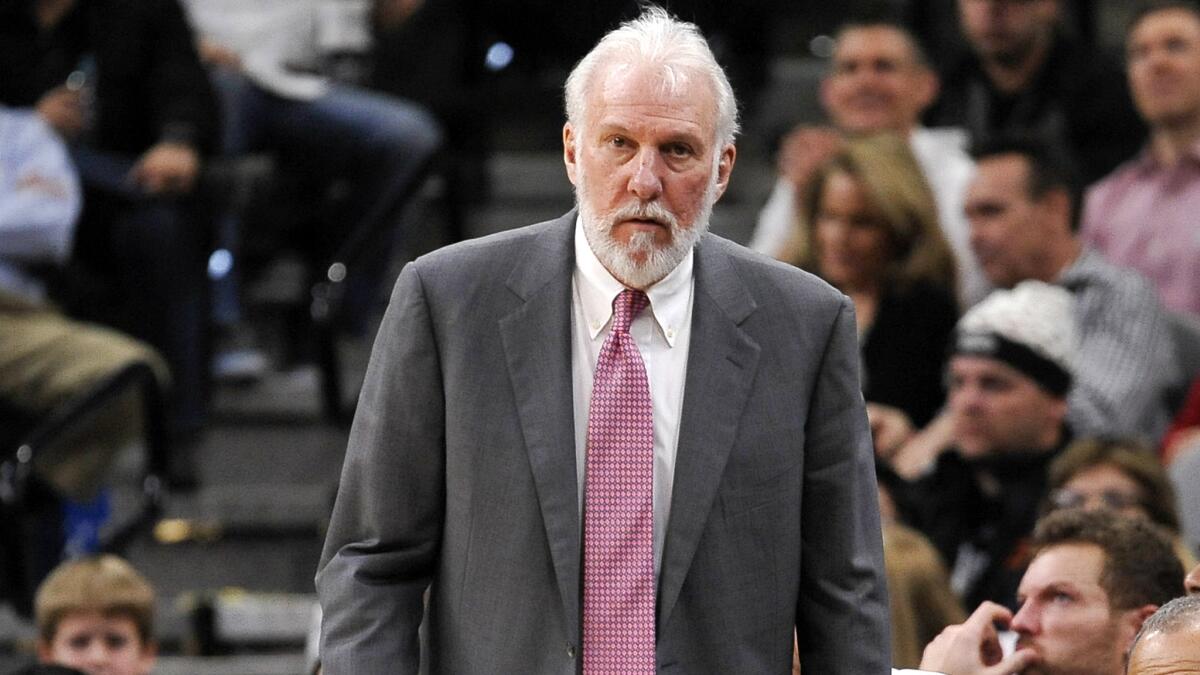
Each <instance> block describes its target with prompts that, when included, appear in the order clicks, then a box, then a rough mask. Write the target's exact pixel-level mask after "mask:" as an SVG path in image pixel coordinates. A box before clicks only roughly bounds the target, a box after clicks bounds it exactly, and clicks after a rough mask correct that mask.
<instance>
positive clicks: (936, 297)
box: [862, 284, 958, 427]
mask: <svg viewBox="0 0 1200 675" xmlns="http://www.w3.org/2000/svg"><path fill="white" fill-rule="evenodd" d="M957 321H958V306H957V304H956V303H955V301H954V297H953V296H952V295H951V294H950V292H949V291H947V290H945V289H943V288H939V287H937V286H934V285H932V284H914V285H913V286H911V287H909V288H907V289H900V288H896V287H894V286H893V287H890V288H889V289H888V290H886V291H885V292H884V294H883V296H882V297H881V298H880V301H879V308H878V310H877V312H876V314H875V321H874V323H872V324H871V327H870V329H869V330H868V331H867V333H866V334H865V335H864V336H863V340H862V368H863V382H862V384H863V397H864V398H865V399H866V400H867V401H869V402H872V403H883V404H886V405H890V406H893V407H896V408H899V409H900V410H903V411H904V412H905V413H906V414H907V415H908V416H909V418H910V419H911V420H912V421H913V424H915V425H916V426H917V427H923V426H925V424H927V423H928V422H929V420H930V419H932V418H933V416H934V415H935V414H936V413H937V411H938V410H939V409H940V408H941V407H942V403H943V402H944V401H945V398H946V392H945V387H944V384H943V368H944V367H945V364H946V354H947V350H948V349H949V346H950V336H951V335H952V334H953V332H954V325H955V323H956V322H957Z"/></svg>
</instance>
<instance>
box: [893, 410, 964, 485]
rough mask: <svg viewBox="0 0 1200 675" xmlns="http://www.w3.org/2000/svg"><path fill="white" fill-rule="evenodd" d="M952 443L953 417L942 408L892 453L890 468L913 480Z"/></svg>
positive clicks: (931, 464)
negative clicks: (922, 427)
mask: <svg viewBox="0 0 1200 675" xmlns="http://www.w3.org/2000/svg"><path fill="white" fill-rule="evenodd" d="M953 444H954V419H953V417H951V413H950V412H949V411H947V410H943V411H942V412H941V413H939V414H938V416H937V417H935V418H933V420H931V421H930V422H929V424H927V425H925V428H924V429H922V430H920V431H918V432H917V433H915V434H913V436H912V437H911V438H910V439H909V440H907V441H905V442H904V443H903V444H902V445H901V446H900V447H899V448H897V449H896V451H895V452H894V453H893V454H892V456H891V458H890V460H889V461H890V462H891V465H892V469H894V470H895V471H896V473H897V474H899V475H900V477H901V478H904V479H905V480H915V479H917V478H919V477H920V476H921V475H922V474H923V473H925V472H926V471H928V470H929V468H930V467H931V466H933V463H934V462H936V461H937V458H938V456H940V455H941V454H942V453H943V452H945V451H946V450H948V449H950V446H951V445H953Z"/></svg>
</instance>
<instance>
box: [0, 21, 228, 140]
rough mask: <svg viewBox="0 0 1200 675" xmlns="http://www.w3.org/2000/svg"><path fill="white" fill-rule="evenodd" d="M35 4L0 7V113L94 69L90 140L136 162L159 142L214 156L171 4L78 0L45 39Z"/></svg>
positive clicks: (210, 100)
mask: <svg viewBox="0 0 1200 675" xmlns="http://www.w3.org/2000/svg"><path fill="white" fill-rule="evenodd" d="M33 12H34V0H4V1H3V2H0V103H4V104H6V105H9V106H12V107H31V106H33V105H35V104H36V103H37V101H38V99H40V98H41V97H42V95H43V94H45V93H46V92H48V91H50V90H52V89H54V88H55V87H58V86H59V85H62V84H63V83H64V82H65V81H66V79H67V76H68V75H70V73H71V72H72V71H75V70H79V69H81V68H82V69H84V70H86V69H87V68H88V66H87V65H86V64H89V63H94V69H92V70H94V77H93V78H92V84H93V85H94V87H95V106H94V114H95V120H94V137H93V141H94V143H95V145H96V146H97V147H98V148H99V149H101V150H107V151H111V152H117V153H122V154H128V155H138V154H141V153H142V152H144V151H145V150H146V149H147V148H149V147H150V146H152V145H154V144H155V143H157V142H159V141H163V140H174V141H182V142H186V143H189V144H191V145H192V146H193V147H195V148H196V149H198V150H200V151H201V152H208V151H211V150H213V149H215V147H216V144H217V138H218V133H219V132H218V130H219V123H218V112H217V110H218V108H217V101H216V97H215V96H214V94H213V90H212V86H211V84H210V83H209V81H208V76H207V74H206V73H205V70H204V67H203V66H202V65H201V64H200V59H199V57H198V56H197V55H196V48H195V44H194V37H193V35H192V32H191V29H190V28H189V26H188V23H187V20H186V18H185V16H184V13H183V9H182V8H181V7H180V5H179V4H178V2H177V0H76V4H75V6H74V7H73V8H72V9H71V10H70V11H69V12H68V13H67V14H66V16H64V17H63V19H62V20H61V21H60V22H59V23H57V24H56V25H55V26H54V27H53V28H51V29H49V30H47V31H44V32H43V31H41V30H39V28H38V25H37V23H36V21H35V20H34V13H33Z"/></svg>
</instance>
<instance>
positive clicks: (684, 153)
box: [666, 143, 692, 157]
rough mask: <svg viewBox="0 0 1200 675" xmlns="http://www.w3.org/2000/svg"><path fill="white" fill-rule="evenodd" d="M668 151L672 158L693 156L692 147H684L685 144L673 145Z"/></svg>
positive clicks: (669, 146) (668, 147)
mask: <svg viewBox="0 0 1200 675" xmlns="http://www.w3.org/2000/svg"><path fill="white" fill-rule="evenodd" d="M666 150H667V154H668V155H670V156H672V157H691V156H692V149H691V147H689V146H687V145H684V144H683V143H672V144H670V145H668V146H667V148H666Z"/></svg>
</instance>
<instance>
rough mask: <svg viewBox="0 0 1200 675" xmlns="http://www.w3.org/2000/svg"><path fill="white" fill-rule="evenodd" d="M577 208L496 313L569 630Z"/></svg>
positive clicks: (518, 275)
mask: <svg viewBox="0 0 1200 675" xmlns="http://www.w3.org/2000/svg"><path fill="white" fill-rule="evenodd" d="M574 221H575V214H574V212H573V211H572V212H571V213H569V214H567V215H566V216H563V218H561V219H560V220H559V222H558V223H557V224H556V225H555V226H552V227H550V228H548V229H547V230H545V231H543V232H542V233H541V235H540V236H539V238H538V239H537V241H536V242H535V245H534V246H533V247H532V248H531V249H530V251H529V253H528V254H527V256H526V258H525V259H524V260H521V261H518V262H517V264H516V266H515V267H514V269H513V272H512V274H511V275H510V277H509V279H508V280H507V285H508V287H509V289H511V290H512V291H513V292H514V293H515V294H516V295H517V296H518V297H519V298H521V299H522V300H523V301H524V302H523V303H522V304H521V305H520V306H519V307H518V308H517V309H515V310H514V311H513V312H511V313H510V314H508V315H506V316H505V317H504V318H502V319H501V320H500V333H501V338H502V340H503V343H504V352H505V357H506V361H507V366H508V373H509V378H510V379H511V381H512V387H513V395H514V397H515V400H516V404H517V411H518V415H519V417H520V424H521V429H522V431H523V433H524V436H525V444H526V449H527V450H528V452H529V464H530V467H531V468H532V471H533V478H534V484H535V485H536V488H537V498H538V501H539V503H540V505H541V511H542V520H543V522H544V524H545V527H546V539H547V541H549V543H550V555H551V558H552V560H553V563H554V571H555V575H556V577H557V578H558V587H559V591H560V593H561V594H562V599H563V612H564V615H565V618H566V624H567V631H568V637H569V638H570V639H571V640H572V641H573V642H578V639H579V636H578V630H579V574H580V572H579V566H580V543H579V533H580V530H579V506H578V503H579V502H578V500H579V493H578V486H577V481H576V474H575V424H574V419H575V417H574V415H575V413H574V403H573V392H572V384H571V272H572V270H573V268H574V251H573V248H572V242H573V239H572V235H573V231H574V230H573V226H574Z"/></svg>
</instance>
